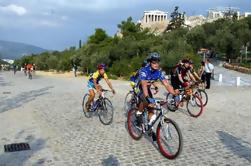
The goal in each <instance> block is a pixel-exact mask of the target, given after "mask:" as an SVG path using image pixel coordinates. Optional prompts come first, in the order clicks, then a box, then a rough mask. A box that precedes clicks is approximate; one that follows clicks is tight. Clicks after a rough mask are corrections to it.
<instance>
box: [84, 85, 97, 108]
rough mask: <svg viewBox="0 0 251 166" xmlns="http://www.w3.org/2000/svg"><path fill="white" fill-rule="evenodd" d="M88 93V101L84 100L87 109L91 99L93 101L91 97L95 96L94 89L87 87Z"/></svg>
mask: <svg viewBox="0 0 251 166" xmlns="http://www.w3.org/2000/svg"><path fill="white" fill-rule="evenodd" d="M89 94H90V96H89V98H88V101H87V102H86V108H87V110H89V108H90V105H91V103H92V101H93V99H94V97H95V92H94V90H93V89H89Z"/></svg>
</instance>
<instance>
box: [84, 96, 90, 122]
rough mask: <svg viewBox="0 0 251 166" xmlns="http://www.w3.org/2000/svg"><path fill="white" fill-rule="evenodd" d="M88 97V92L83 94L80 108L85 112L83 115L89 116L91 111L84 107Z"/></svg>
mask: <svg viewBox="0 0 251 166" xmlns="http://www.w3.org/2000/svg"><path fill="white" fill-rule="evenodd" d="M88 98H89V94H85V95H84V97H83V101H82V109H83V112H84V114H85V117H87V118H90V117H91V112H90V111H89V110H86V107H85V103H86V102H87V100H88Z"/></svg>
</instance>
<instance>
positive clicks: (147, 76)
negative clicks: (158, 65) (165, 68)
mask: <svg viewBox="0 0 251 166" xmlns="http://www.w3.org/2000/svg"><path fill="white" fill-rule="evenodd" d="M164 79H165V76H164V74H163V73H162V71H161V70H153V69H152V68H151V67H150V65H147V66H146V67H142V68H141V69H140V70H139V81H141V80H146V81H148V82H154V81H157V80H161V81H162V80H164Z"/></svg>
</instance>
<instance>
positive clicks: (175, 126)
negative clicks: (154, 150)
mask: <svg viewBox="0 0 251 166" xmlns="http://www.w3.org/2000/svg"><path fill="white" fill-rule="evenodd" d="M165 125H167V126H168V135H167V134H166V129H165V128H164V127H165ZM171 125H172V126H173V129H174V130H175V131H176V132H177V137H178V138H176V139H174V140H176V141H178V143H176V144H177V148H176V151H174V153H171V152H170V151H169V150H170V147H168V148H165V145H166V144H167V143H162V140H164V139H166V141H167V139H169V142H170V138H171V139H172V137H173V136H171V134H170V128H171V127H170V126H171ZM163 130H165V131H164V132H163V133H164V134H165V135H164V136H162V131H163ZM163 137H164V138H163ZM157 144H158V147H159V150H160V153H161V154H162V155H163V156H164V157H166V158H168V159H175V158H177V157H178V156H179V155H180V153H181V152H182V148H183V137H182V133H181V130H180V128H179V126H178V124H177V123H176V122H175V121H173V120H171V119H169V118H165V119H164V124H162V122H160V123H159V124H158V127H157Z"/></svg>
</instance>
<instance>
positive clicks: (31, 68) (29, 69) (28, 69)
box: [26, 63, 33, 79]
mask: <svg viewBox="0 0 251 166" xmlns="http://www.w3.org/2000/svg"><path fill="white" fill-rule="evenodd" d="M26 69H27V71H28V76H29V78H30V79H31V78H32V75H31V72H32V70H33V65H32V64H31V63H29V64H27V65H26Z"/></svg>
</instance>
